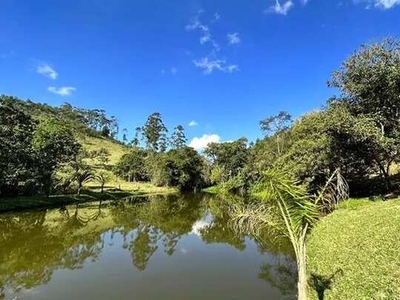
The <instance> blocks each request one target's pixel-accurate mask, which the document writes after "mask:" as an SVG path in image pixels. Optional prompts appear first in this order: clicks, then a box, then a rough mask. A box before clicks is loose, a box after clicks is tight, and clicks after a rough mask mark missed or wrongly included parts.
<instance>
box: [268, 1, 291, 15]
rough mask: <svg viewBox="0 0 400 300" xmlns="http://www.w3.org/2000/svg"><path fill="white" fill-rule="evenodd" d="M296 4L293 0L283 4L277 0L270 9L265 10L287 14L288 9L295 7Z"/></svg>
mask: <svg viewBox="0 0 400 300" xmlns="http://www.w3.org/2000/svg"><path fill="white" fill-rule="evenodd" d="M293 6H294V4H293V2H292V1H291V0H288V1H286V2H285V3H283V4H281V3H280V2H279V0H276V2H275V4H274V5H272V6H271V7H270V8H269V9H267V10H266V11H265V12H273V13H276V14H279V15H284V16H286V15H287V13H288V11H289V10H290V9H291V8H293Z"/></svg>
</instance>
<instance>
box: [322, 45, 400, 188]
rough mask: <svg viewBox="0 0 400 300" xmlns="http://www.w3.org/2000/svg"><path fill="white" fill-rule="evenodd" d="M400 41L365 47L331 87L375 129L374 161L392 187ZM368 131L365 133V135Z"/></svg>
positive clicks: (399, 117)
mask: <svg viewBox="0 0 400 300" xmlns="http://www.w3.org/2000/svg"><path fill="white" fill-rule="evenodd" d="M399 74H400V41H398V40H394V39H385V40H383V41H382V42H380V43H376V44H372V45H364V46H362V47H361V49H360V50H358V51H357V52H356V53H354V54H353V55H352V56H351V57H350V58H348V59H347V60H346V61H345V62H344V63H343V65H342V67H341V68H340V69H339V70H337V71H335V72H333V74H332V78H331V80H330V81H329V83H328V85H329V86H331V87H335V88H338V89H339V90H340V92H341V97H340V98H338V99H336V101H337V102H343V103H345V104H346V105H347V108H348V110H349V112H350V113H351V115H353V116H354V117H356V118H361V119H362V120H364V121H363V123H364V124H366V122H365V121H366V120H368V123H369V125H368V128H369V129H372V127H371V125H373V126H374V127H376V129H378V130H379V135H376V133H377V130H375V129H374V130H373V131H372V134H371V135H370V137H369V138H368V139H365V140H366V143H368V146H367V147H370V148H371V149H373V157H372V161H373V162H374V164H375V165H376V166H377V168H378V169H379V171H380V173H381V175H382V177H383V178H384V179H385V182H386V185H387V188H390V186H391V182H390V174H389V170H390V166H391V165H392V164H393V162H396V161H398V160H399V158H400V157H399V155H400V139H399V137H400V132H399V128H400V127H399V126H400V101H399V100H400V96H399V95H400V76H399ZM367 133H368V131H366V130H364V131H363V134H367Z"/></svg>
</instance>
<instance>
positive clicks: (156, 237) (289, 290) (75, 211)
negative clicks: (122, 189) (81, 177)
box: [0, 194, 296, 299]
mask: <svg viewBox="0 0 400 300" xmlns="http://www.w3.org/2000/svg"><path fill="white" fill-rule="evenodd" d="M226 205H229V199H225V200H222V199H220V198H217V197H211V196H208V195H200V194H199V195H186V196H173V197H164V196H155V197H149V198H130V199H126V200H125V201H116V202H103V203H101V202H100V203H95V204H93V203H92V204H88V205H79V206H78V205H75V206H69V207H64V208H62V209H59V210H49V211H34V212H23V213H11V214H3V215H0V245H1V247H0V262H1V264H0V298H1V297H3V298H6V299H8V298H10V299H11V298H13V297H14V296H15V295H18V296H19V297H22V298H23V295H24V293H27V292H29V291H33V290H35V288H36V287H37V288H38V290H40V293H42V295H41V296H40V297H38V299H46V298H47V299H51V297H54V295H57V297H59V295H58V294H54V293H56V291H53V290H52V287H53V286H55V287H56V288H54V289H57V290H58V291H59V290H61V289H62V285H61V284H62V283H57V284H56V283H55V282H64V281H63V280H65V279H62V280H61V278H64V277H65V276H67V277H68V278H71V276H73V275H72V274H75V275H74V276H77V274H78V273H76V272H74V273H71V272H70V273H65V272H60V271H61V270H71V271H72V270H78V269H82V270H84V271H85V272H87V273H88V274H87V275H82V276H83V277H82V278H84V279H85V280H86V278H88V276H92V275H95V274H96V276H98V273H97V272H98V271H95V269H94V268H95V267H94V266H95V265H96V264H97V265H107V266H109V269H113V270H114V269H115V270H116V272H117V271H118V272H119V273H118V276H120V275H121V276H122V275H123V276H124V277H129V276H131V277H132V278H133V279H135V281H134V282H135V284H139V283H140V287H141V290H142V292H143V293H144V292H145V291H147V294H140V293H139V292H138V293H137V294H136V296H137V298H136V299H150V298H151V292H152V291H151V289H152V288H151V285H153V286H154V284H157V283H154V282H153V279H154V278H159V277H160V278H163V279H164V280H169V281H168V282H169V285H170V286H169V289H171V290H174V289H175V287H174V286H172V285H177V284H179V286H180V288H181V289H184V290H182V292H181V293H180V294H179V295H181V296H182V297H181V299H187V298H188V297H185V295H192V296H191V298H192V299H195V298H196V296H197V294H196V293H197V290H196V288H197V287H196V286H197V285H198V288H199V290H201V289H204V287H203V285H204V286H205V285H206V284H209V283H207V282H203V283H202V282H196V283H195V282H194V281H195V278H197V277H199V278H205V280H210V283H211V279H207V276H206V275H207V274H199V273H201V272H203V273H209V274H211V275H212V272H213V270H214V269H218V268H219V269H223V270H219V272H225V273H221V274H230V273H229V270H228V269H226V268H228V267H229V266H230V265H231V267H232V268H233V267H235V268H236V269H237V270H238V271H239V272H236V273H240V272H243V278H241V277H240V275H241V274H232V275H229V276H234V277H232V278H228V277H229V276H225V275H221V276H220V277H222V276H224V278H219V279H218V280H219V286H218V287H216V288H215V291H216V292H218V293H217V294H218V295H219V296H218V297H219V298H217V299H223V298H224V297H225V298H226V299H242V298H240V297H241V296H240V295H238V293H237V292H235V289H234V288H229V289H227V290H226V291H224V290H223V289H222V287H223V286H224V284H226V285H227V286H229V285H235V284H242V285H243V286H245V287H246V288H247V287H248V288H249V289H251V288H253V291H252V292H246V295H248V298H247V299H256V298H257V297H258V296H260V299H261V296H264V295H262V293H265V297H262V298H268V293H270V295H274V296H273V297H277V295H279V297H281V296H282V295H290V294H293V289H294V283H295V281H296V280H295V265H294V264H293V260H292V259H291V257H290V255H287V254H285V253H288V252H286V251H287V249H286V248H285V247H286V245H285V243H284V242H283V243H280V244H279V243H278V244H277V243H276V242H274V243H269V242H268V241H269V240H271V238H269V237H268V236H267V233H266V237H265V238H263V239H262V242H261V241H259V242H257V243H253V242H251V241H250V240H249V239H248V238H247V237H246V236H245V235H244V234H240V233H238V232H237V231H235V230H234V226H232V224H231V223H230V222H229V216H228V214H227V209H226ZM249 247H253V248H254V249H255V251H256V252H255V253H256V254H257V255H259V257H258V256H257V258H256V255H255V254H254V253H253V254H251V253H250V250H251V249H249V253H248V254H245V253H243V254H235V253H236V252H232V250H229V249H237V250H238V251H239V252H240V253H242V252H246V251H247V248H249ZM188 249H190V250H188ZM177 250H179V252H178V253H177ZM245 250H246V251H245ZM121 251H128V252H129V256H130V260H131V262H132V264H133V266H134V267H135V268H134V270H132V267H131V269H127V268H126V266H125V265H123V264H122V261H123V258H122V255H123V254H122V253H123V252H121ZM189 251H191V252H193V253H194V254H192V256H188V252H189ZM195 251H197V252H196V253H197V254H196V253H195ZM260 253H264V254H263V255H261V254H260ZM161 255H166V257H171V261H173V262H174V264H173V265H172V264H169V262H168V259H167V258H164V257H163V256H161ZM204 255H207V256H204ZM237 255H241V256H237ZM185 257H189V260H188V259H187V258H185ZM221 258H224V259H226V263H224V265H223V266H221V265H218V263H221V264H222V263H223V262H222V261H221ZM238 258H239V259H238ZM185 259H186V260H185ZM214 259H215V261H214ZM256 259H257V261H256ZM111 260H114V261H111ZM247 260H248V262H249V263H248V265H250V262H252V263H253V262H257V264H258V266H259V274H254V276H255V278H254V279H251V281H250V279H246V277H245V274H246V270H245V266H246V265H247V264H246V261H247ZM151 261H155V262H157V265H155V266H154V267H152V268H150V267H149V263H150V262H151ZM89 263H91V264H92V265H90V266H89ZM119 263H121V266H119ZM208 263H210V265H211V267H209V266H208V265H207V264H208ZM117 266H119V267H118V268H117ZM293 266H294V267H293ZM173 268H176V271H173V272H172V271H171V270H175V269H173ZM179 268H180V270H179ZM182 268H184V271H182V270H183V269H182ZM196 268H197V270H196ZM147 269H149V270H150V271H149V272H150V273H148V274H149V275H148V276H150V275H151V276H152V277H151V280H145V278H146V276H147V275H140V274H141V273H143V272H145V271H146V270H147ZM225 269H226V270H225ZM167 271H168V272H169V273H168V276H170V278H165V276H164V277H162V273H163V272H167ZM95 272H96V273H95ZM135 272H136V273H135ZM185 272H187V273H185ZM195 272H197V273H195ZM146 273H147V272H146ZM254 273H256V272H254ZM79 274H80V273H79ZM188 274H190V275H191V276H192V279H190V278H189V277H188V276H186V275H188ZM106 275H107V274H103V275H102V276H104V279H103V280H104V281H106V282H102V281H101V280H100V283H104V284H106V283H107V284H108V285H111V284H113V285H116V282H117V281H115V282H114V281H113V280H114V279H112V278H110V276H109V275H107V276H106ZM200 275H201V276H200ZM63 276H64V277H63ZM79 276H80V275H79ZM85 276H86V277H85ZM185 277H188V278H185ZM225 277H226V278H225ZM247 277H248V276H247ZM257 277H258V278H260V279H262V280H265V281H266V282H267V283H268V286H267V287H265V286H261V285H259V282H258V281H259V280H258V279H257ZM102 278H103V277H102ZM88 281H89V279H88ZM120 281H121V280H120ZM214 281H215V280H214ZM232 281H237V282H236V283H235V282H232ZM82 284H86V285H88V286H89V285H90V284H91V283H90V282H86V283H82ZM118 284H119V283H118ZM131 284H132V283H131ZM159 284H160V285H161V283H159ZM185 284H187V285H185ZM147 285H148V286H149V288H148V290H146V286H147ZM165 285H167V283H165ZM249 285H251V286H249ZM253 285H254V286H253ZM97 286H98V288H99V289H100V290H101V287H99V284H97ZM185 286H186V287H185ZM46 287H48V288H46ZM79 288H81V289H82V292H83V290H84V288H83V287H80V286H79V287H77V289H79ZM262 288H264V289H265V291H263V290H262ZM124 289H126V290H124ZM160 289H161V287H160ZM169 289H167V288H166V289H165V290H163V291H167V290H168V291H169ZM185 289H186V290H185ZM276 289H279V293H278V292H277V291H276ZM114 293H119V294H118V295H119V298H120V299H124V298H125V297H126V298H127V299H131V298H130V297H128V296H127V295H128V293H130V291H128V288H126V287H125V286H122V287H121V288H120V290H119V291H118V292H115V291H114ZM154 293H156V291H154ZM164 293H165V292H164ZM257 293H258V294H257ZM217 294H216V295H217ZM259 294H260V295H259ZM113 295H114V296H115V294H113ZM155 295H156V294H155ZM176 295H177V294H172V291H171V296H168V294H165V295H164V298H165V299H168V297H169V299H176V298H175V297H176ZM29 297H33V294H29ZM99 297H100V298H102V297H103V298H104V299H107V298H109V297H107V296H106V295H105V294H104V291H103V294H101V293H100V294H99V295H95V293H90V294H88V295H87V296H86V298H87V299H91V298H93V299H96V298H97V299H100V298H99ZM153 298H154V299H158V298H157V297H153ZM65 299H68V298H67V296H66V298H65ZM199 299H201V295H200V294H199ZM271 299H272V298H271ZM277 299H280V298H277Z"/></svg>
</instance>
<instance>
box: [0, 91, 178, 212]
mask: <svg viewBox="0 0 400 300" xmlns="http://www.w3.org/2000/svg"><path fill="white" fill-rule="evenodd" d="M0 109H1V118H2V121H1V124H2V125H4V126H1V127H0V129H1V136H0V143H1V145H2V150H3V151H2V152H1V153H0V154H1V157H0V160H1V161H2V162H1V167H0V197H1V198H3V199H2V200H1V203H0V211H5V210H13V209H23V208H28V207H43V206H49V205H50V206H51V205H57V204H67V203H71V202H77V201H78V202H79V201H88V200H95V199H107V198H108V199H114V198H121V197H126V196H129V195H143V194H159V193H171V192H176V189H173V188H170V187H156V186H154V185H153V184H151V183H150V182H146V183H141V182H126V181H125V180H123V179H121V178H118V177H117V176H115V175H114V172H113V171H114V167H115V165H116V164H117V162H118V161H119V160H120V159H121V157H122V156H123V155H124V154H127V153H129V152H130V147H129V146H127V145H125V144H123V143H121V142H120V141H118V140H117V139H116V137H117V134H118V129H119V128H118V123H117V120H116V118H115V117H108V116H107V115H106V113H105V111H104V110H100V109H93V110H90V109H82V108H77V107H72V106H71V105H70V104H68V103H65V104H63V105H62V106H60V107H53V106H49V105H47V104H40V103H34V102H32V101H30V100H26V101H23V100H20V99H17V98H15V97H9V96H4V95H2V96H0ZM79 149H80V150H79ZM79 176H81V178H82V179H81V180H80V179H78V177H79ZM82 176H83V177H82ZM101 177H102V179H101ZM101 185H103V188H101ZM103 190H104V193H103ZM77 191H78V192H77ZM76 193H78V195H75V194H76ZM46 195H47V197H46Z"/></svg>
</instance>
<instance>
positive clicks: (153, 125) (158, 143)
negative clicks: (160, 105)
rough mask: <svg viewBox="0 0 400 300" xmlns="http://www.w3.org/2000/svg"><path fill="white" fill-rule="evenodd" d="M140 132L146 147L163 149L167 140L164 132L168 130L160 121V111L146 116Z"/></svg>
mask: <svg viewBox="0 0 400 300" xmlns="http://www.w3.org/2000/svg"><path fill="white" fill-rule="evenodd" d="M142 132H143V137H144V139H145V142H146V147H147V149H149V150H153V151H159V150H160V151H161V150H164V151H165V149H166V141H167V140H166V133H167V132H168V130H167V128H166V127H165V125H164V123H163V121H162V117H161V114H160V113H157V112H156V113H153V114H151V115H150V116H149V117H148V118H147V121H146V124H145V125H144V126H143V128H142ZM161 152H163V151H161Z"/></svg>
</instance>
